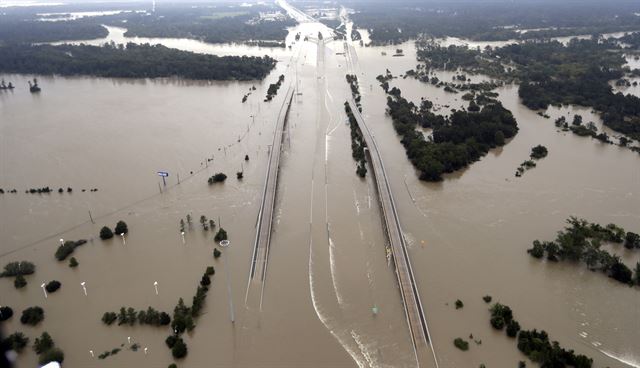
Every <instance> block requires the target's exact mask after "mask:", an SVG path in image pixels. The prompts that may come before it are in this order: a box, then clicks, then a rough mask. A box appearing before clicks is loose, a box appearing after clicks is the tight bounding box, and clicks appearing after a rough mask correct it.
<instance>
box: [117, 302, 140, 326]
mask: <svg viewBox="0 0 640 368" xmlns="http://www.w3.org/2000/svg"><path fill="white" fill-rule="evenodd" d="M137 319H138V314H137V313H136V310H135V309H133V308H131V307H128V308H125V307H120V311H119V313H118V326H119V325H124V324H127V325H129V326H133V325H134V324H136V321H137Z"/></svg>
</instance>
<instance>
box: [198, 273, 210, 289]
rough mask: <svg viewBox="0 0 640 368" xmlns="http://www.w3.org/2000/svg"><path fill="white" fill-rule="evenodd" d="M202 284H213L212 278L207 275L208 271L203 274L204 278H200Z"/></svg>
mask: <svg viewBox="0 0 640 368" xmlns="http://www.w3.org/2000/svg"><path fill="white" fill-rule="evenodd" d="M200 285H201V286H209V285H211V279H210V278H209V275H207V274H206V273H205V274H204V275H202V279H201V280H200Z"/></svg>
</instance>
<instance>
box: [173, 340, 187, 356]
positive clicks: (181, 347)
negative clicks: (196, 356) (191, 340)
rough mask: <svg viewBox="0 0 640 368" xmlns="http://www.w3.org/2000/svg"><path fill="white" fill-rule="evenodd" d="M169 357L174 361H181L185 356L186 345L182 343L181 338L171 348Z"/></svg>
mask: <svg viewBox="0 0 640 368" xmlns="http://www.w3.org/2000/svg"><path fill="white" fill-rule="evenodd" d="M171 355H173V357H174V358H176V359H182V358H184V357H185V356H187V344H185V343H184V341H183V340H182V338H180V337H179V338H178V339H177V340H176V342H175V344H174V345H173V348H171Z"/></svg>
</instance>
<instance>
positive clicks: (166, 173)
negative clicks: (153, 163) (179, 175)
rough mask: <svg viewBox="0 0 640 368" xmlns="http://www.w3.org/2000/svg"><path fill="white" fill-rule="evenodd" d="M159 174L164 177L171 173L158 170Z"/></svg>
mask: <svg viewBox="0 0 640 368" xmlns="http://www.w3.org/2000/svg"><path fill="white" fill-rule="evenodd" d="M158 175H160V176H162V177H163V178H164V177H167V176H169V173H168V172H166V171H158Z"/></svg>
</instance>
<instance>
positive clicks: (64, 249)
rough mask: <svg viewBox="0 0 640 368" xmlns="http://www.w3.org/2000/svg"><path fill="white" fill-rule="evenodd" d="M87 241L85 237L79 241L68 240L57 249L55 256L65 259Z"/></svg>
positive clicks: (61, 259) (60, 259)
mask: <svg viewBox="0 0 640 368" xmlns="http://www.w3.org/2000/svg"><path fill="white" fill-rule="evenodd" d="M86 242H87V241H86V240H84V239H80V240H78V241H72V240H68V241H66V242H64V244H62V245H60V246H59V247H58V249H57V250H56V253H55V257H56V259H57V260H58V261H64V260H65V259H66V258H67V257H68V256H69V255H71V253H73V251H75V249H76V248H77V247H79V246H81V245H83V244H85V243H86Z"/></svg>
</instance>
